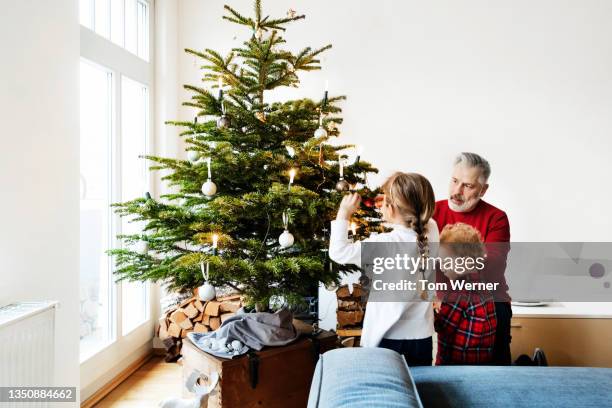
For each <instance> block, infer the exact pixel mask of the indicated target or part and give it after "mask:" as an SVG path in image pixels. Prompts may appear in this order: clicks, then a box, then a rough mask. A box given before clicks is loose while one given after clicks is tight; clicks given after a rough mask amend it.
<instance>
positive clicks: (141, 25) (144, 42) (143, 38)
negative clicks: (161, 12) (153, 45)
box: [138, 0, 149, 61]
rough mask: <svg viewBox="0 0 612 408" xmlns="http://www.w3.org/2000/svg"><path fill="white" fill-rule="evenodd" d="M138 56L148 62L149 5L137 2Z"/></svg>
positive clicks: (140, 1)
mask: <svg viewBox="0 0 612 408" xmlns="http://www.w3.org/2000/svg"><path fill="white" fill-rule="evenodd" d="M138 56H139V57H140V58H142V59H144V60H146V61H148V60H149V5H148V4H147V3H146V2H144V1H142V0H139V1H138Z"/></svg>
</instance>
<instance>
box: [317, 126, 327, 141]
mask: <svg viewBox="0 0 612 408" xmlns="http://www.w3.org/2000/svg"><path fill="white" fill-rule="evenodd" d="M314 137H317V138H321V137H327V130H325V128H324V127H323V126H319V128H318V129H317V130H315V132H314Z"/></svg>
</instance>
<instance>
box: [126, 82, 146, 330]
mask: <svg viewBox="0 0 612 408" xmlns="http://www.w3.org/2000/svg"><path fill="white" fill-rule="evenodd" d="M121 107H122V108H121V134H122V135H123V137H122V139H121V140H122V143H121V174H122V177H121V199H122V200H123V201H125V200H132V199H134V198H137V197H142V196H143V195H144V194H145V192H146V191H148V188H147V186H148V184H149V183H148V170H147V166H146V161H145V160H143V159H140V160H139V159H138V157H139V156H142V155H144V154H146V153H147V144H148V143H147V141H148V135H149V123H148V120H149V96H148V89H147V87H146V86H145V85H143V84H141V83H139V82H137V81H134V80H132V79H129V78H127V77H125V76H124V77H122V78H121ZM131 221H132V220H130V219H128V218H123V219H122V220H121V233H122V234H137V233H140V232H141V230H142V227H143V226H142V225H141V224H139V223H136V222H131ZM135 249H136V250H139V251H146V247H144V246H142V245H141V246H139V247H138V248H135ZM147 289H148V288H147V285H144V284H142V283H140V282H123V283H122V291H121V292H122V301H121V305H122V307H121V308H122V318H121V323H122V332H123V334H127V333H129V332H130V331H132V330H133V329H135V328H136V327H138V326H139V325H140V324H141V323H143V322H144V321H146V320H147V319H148V318H149V313H148V312H149V308H148V307H147V305H148V303H149V302H148V290H147Z"/></svg>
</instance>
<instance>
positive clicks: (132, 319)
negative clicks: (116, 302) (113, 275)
mask: <svg viewBox="0 0 612 408" xmlns="http://www.w3.org/2000/svg"><path fill="white" fill-rule="evenodd" d="M121 285H122V286H121V293H122V304H121V307H122V309H123V315H122V317H121V319H122V320H121V321H122V326H123V327H122V329H121V330H122V333H123V335H126V334H128V333H129V332H131V331H132V330H134V329H135V328H137V327H138V326H140V325H141V324H142V323H144V322H145V321H147V320H149V296H148V287H149V285H148V284H146V283H144V282H128V281H123V282H122V284H121Z"/></svg>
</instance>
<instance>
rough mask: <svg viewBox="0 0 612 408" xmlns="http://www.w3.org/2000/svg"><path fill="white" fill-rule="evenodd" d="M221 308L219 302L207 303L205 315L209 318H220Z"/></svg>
mask: <svg viewBox="0 0 612 408" xmlns="http://www.w3.org/2000/svg"><path fill="white" fill-rule="evenodd" d="M220 306H221V302H217V301H214V300H211V301H210V302H207V303H206V308H204V313H206V314H207V315H209V316H219V307H220Z"/></svg>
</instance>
